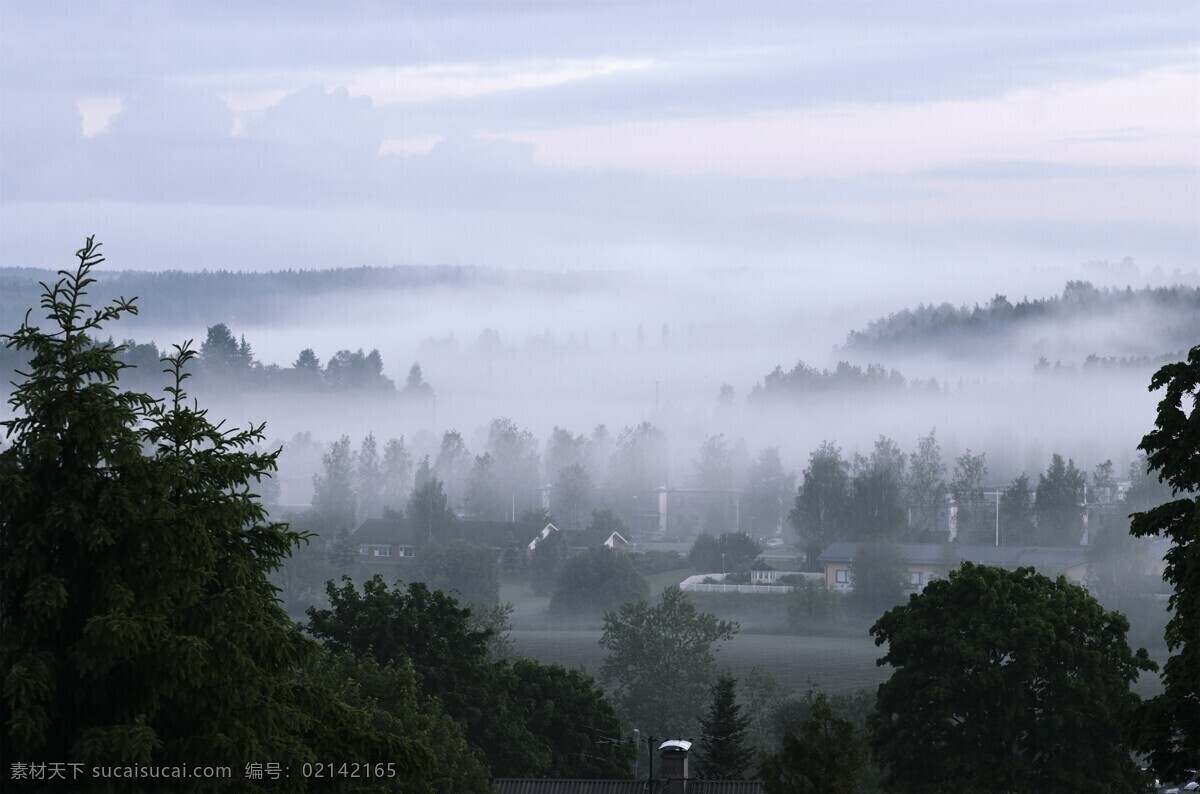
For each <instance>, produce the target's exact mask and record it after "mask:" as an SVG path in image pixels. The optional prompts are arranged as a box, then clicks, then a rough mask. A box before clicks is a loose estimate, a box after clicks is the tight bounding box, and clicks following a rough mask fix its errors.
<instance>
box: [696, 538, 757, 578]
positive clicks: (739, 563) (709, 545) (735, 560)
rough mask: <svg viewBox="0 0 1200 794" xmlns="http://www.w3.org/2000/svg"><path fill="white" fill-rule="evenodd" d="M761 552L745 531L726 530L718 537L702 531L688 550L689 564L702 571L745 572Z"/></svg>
mask: <svg viewBox="0 0 1200 794" xmlns="http://www.w3.org/2000/svg"><path fill="white" fill-rule="evenodd" d="M761 553H762V549H760V548H759V547H758V544H757V543H755V542H754V540H753V539H752V538H751V537H750V536H749V535H747V534H746V533H745V532H726V533H724V534H722V535H721V536H720V537H717V538H714V537H713V536H712V535H710V534H708V533H707V532H702V533H700V535H699V536H697V538H696V540H695V542H693V543H692V549H691V551H689V552H688V564H689V565H691V566H692V567H693V568H695V569H696V570H698V571H701V572H702V573H716V572H717V571H722V572H723V573H745V572H746V571H748V570H750V566H751V565H752V564H753V563H754V560H755V559H757V558H758V555H759V554H761Z"/></svg>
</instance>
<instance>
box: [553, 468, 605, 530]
mask: <svg viewBox="0 0 1200 794" xmlns="http://www.w3.org/2000/svg"><path fill="white" fill-rule="evenodd" d="M594 493H595V488H594V487H593V485H592V478H591V476H589V475H588V473H587V469H585V468H584V467H583V466H582V465H581V464H578V463H573V464H571V465H570V466H566V467H564V468H562V469H560V470H559V472H558V475H557V476H556V477H555V478H554V481H553V483H552V484H551V486H550V512H552V513H553V514H554V515H556V516H559V517H560V518H561V520H562V528H563V529H582V527H583V521H584V516H586V515H587V514H588V511H589V510H591V508H592V501H593V494H594Z"/></svg>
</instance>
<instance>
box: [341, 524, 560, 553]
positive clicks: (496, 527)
mask: <svg viewBox="0 0 1200 794" xmlns="http://www.w3.org/2000/svg"><path fill="white" fill-rule="evenodd" d="M538 527H539V523H538V522H535V521H455V522H454V523H453V524H451V525H450V526H448V527H445V528H444V529H442V530H440V531H439V532H438V533H437V535H438V538H440V539H443V540H463V541H467V542H468V543H476V544H478V545H480V546H487V547H488V548H490V549H494V550H495V551H497V552H499V551H502V550H503V549H504V548H505V546H507V545H508V544H509V543H516V544H519V545H524V544H525V543H526V542H527V541H528V540H529V539H530V538H532V537H534V536H535V535H537V534H538ZM427 540H428V533H427V532H425V531H424V529H423V528H421V527H417V526H415V525H414V524H413V523H412V522H410V521H408V520H407V519H399V520H398V519H395V518H369V519H367V520H366V521H364V522H362V523H361V524H359V526H358V529H356V530H355V531H354V534H352V535H351V536H350V541H351V543H353V544H354V546H355V548H356V549H357V550H358V559H359V562H367V563H399V562H403V561H404V560H406V559H411V558H413V557H415V556H416V555H417V554H418V549H419V548H420V546H421V544H422V543H425V542H427Z"/></svg>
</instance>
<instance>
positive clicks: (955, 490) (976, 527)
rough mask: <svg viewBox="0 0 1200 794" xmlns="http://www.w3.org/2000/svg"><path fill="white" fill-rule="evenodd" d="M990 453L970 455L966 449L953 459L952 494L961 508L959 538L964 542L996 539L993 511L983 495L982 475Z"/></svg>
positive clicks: (955, 502)
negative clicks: (992, 518) (992, 520)
mask: <svg viewBox="0 0 1200 794" xmlns="http://www.w3.org/2000/svg"><path fill="white" fill-rule="evenodd" d="M987 473H988V468H987V455H986V454H985V453H983V452H980V453H979V454H978V455H973V454H971V450H969V449H968V450H967V451H966V452H964V453H963V454H961V455H959V456H958V457H957V458H956V459H955V461H954V475H953V477H952V478H951V480H950V493H951V494H953V495H954V504H955V506H956V507H957V508H958V514H957V518H956V521H957V524H958V534H957V538H956V539H957V540H958V541H959V542H961V543H986V542H987V541H989V540H994V537H993V536H994V530H995V524H994V523H993V522H990V521H988V519H989V518H991V517H992V513H991V511H989V510H988V505H987V503H986V502H985V498H984V495H983V478H984V477H986V476H987Z"/></svg>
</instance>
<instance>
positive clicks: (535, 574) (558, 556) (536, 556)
mask: <svg viewBox="0 0 1200 794" xmlns="http://www.w3.org/2000/svg"><path fill="white" fill-rule="evenodd" d="M566 561H567V541H566V538H564V537H563V534H562V532H551V533H550V534H548V535H547V536H546V537H544V538H542V539H541V540H539V541H538V544H537V545H536V546H534V548H533V551H531V552H530V553H529V586H530V587H531V588H533V592H534V593H536V594H537V595H541V596H544V595H550V594H551V593H553V592H554V588H555V586H556V585H557V584H558V577H559V574H560V573H562V567H563V565H564V564H565V563H566Z"/></svg>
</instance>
